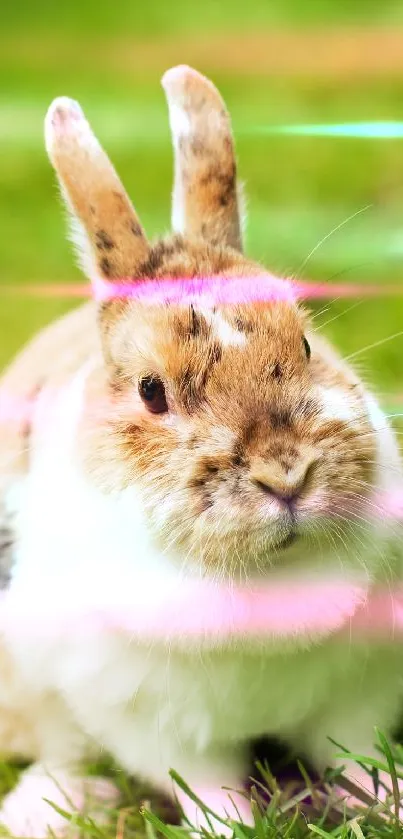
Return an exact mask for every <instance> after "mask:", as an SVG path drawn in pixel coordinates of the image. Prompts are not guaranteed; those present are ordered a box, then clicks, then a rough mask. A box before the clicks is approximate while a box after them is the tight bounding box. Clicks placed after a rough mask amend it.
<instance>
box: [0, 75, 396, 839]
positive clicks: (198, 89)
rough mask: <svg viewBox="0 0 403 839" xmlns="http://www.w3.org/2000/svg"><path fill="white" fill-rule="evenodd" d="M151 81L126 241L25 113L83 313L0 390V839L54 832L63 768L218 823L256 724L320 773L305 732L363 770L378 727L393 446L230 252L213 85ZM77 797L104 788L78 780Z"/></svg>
mask: <svg viewBox="0 0 403 839" xmlns="http://www.w3.org/2000/svg"><path fill="white" fill-rule="evenodd" d="M162 85H163V88H164V91H165V94H166V97H167V102H168V111H169V119H170V126H171V132H172V138H173V148H174V167H175V174H174V187H173V197H172V227H173V233H172V234H170V235H169V236H166V237H164V238H162V239H161V240H158V241H157V242H156V243H154V244H152V243H150V242H149V241H148V239H147V237H146V233H145V231H144V229H143V226H142V225H141V222H140V220H139V217H138V215H137V212H136V210H135V209H134V207H133V205H132V204H131V202H130V200H129V198H128V196H127V194H126V192H125V191H124V188H123V186H122V185H121V183H120V180H119V178H118V176H117V173H116V172H115V170H114V168H113V167H112V164H111V163H110V161H109V159H108V157H107V156H106V154H105V152H104V151H103V150H102V148H101V146H100V145H99V143H98V141H97V139H96V138H95V136H94V134H93V133H92V130H91V128H90V126H89V123H88V122H87V120H86V118H85V116H84V114H83V112H82V110H81V108H80V106H79V105H78V104H77V103H76V102H74V101H72V100H70V99H67V98H64V97H60V98H58V99H56V100H55V101H54V102H53V103H52V105H51V106H50V109H49V111H48V113H47V116H46V121H45V139H46V147H47V151H48V154H49V158H50V161H51V163H52V165H53V167H54V169H55V172H56V175H57V178H58V181H59V184H60V188H61V194H62V196H63V199H64V201H65V203H66V206H67V209H68V211H69V214H70V216H71V220H72V236H73V240H74V243H75V245H76V248H77V250H78V254H79V259H80V264H81V266H82V268H83V270H84V272H85V274H86V276H87V277H88V278H89V280H90V281H91V284H92V288H93V291H94V298H95V299H93V300H90V301H89V302H87V303H85V304H84V305H83V306H82V307H81V308H79V309H78V310H76V311H75V312H73V313H70V314H68V315H66V316H64V318H62V319H61V320H60V321H58V322H57V323H56V324H52V325H51V326H50V327H48V328H47V330H45V331H44V332H43V333H41V334H40V335H38V336H35V337H34V339H33V340H32V342H31V343H30V344H29V345H28V347H27V348H25V350H23V352H22V354H21V355H20V356H19V357H17V359H16V360H15V361H14V362H13V363H12V364H11V365H10V367H9V369H8V370H7V371H6V373H5V375H4V377H3V382H2V394H3V402H6V401H7V399H9V400H10V401H11V403H12V404H15V405H20V406H21V405H22V406H24V410H20V412H19V420H18V422H16V423H15V424H14V423H13V422H12V417H11V418H10V416H9V414H8V413H7V411H6V412H5V413H6V414H7V417H6V419H7V421H4V435H3V442H2V447H1V453H0V454H1V473H2V484H1V486H2V495H3V498H4V505H5V507H8V508H12V509H13V511H14V512H13V518H12V530H13V551H12V562H11V564H10V568H9V577H10V579H9V581H8V582H7V584H6V586H5V588H4V591H3V592H2V607H1V613H0V620H1V639H2V640H1V644H2V647H1V658H0V661H3V660H4V661H5V662H7V668H6V671H7V672H6V675H5V677H4V680H3V684H2V687H1V690H2V693H3V698H1V697H0V699H1V703H0V704H1V708H2V711H1V714H0V719H1V718H2V716H1V715H3V719H4V720H8V719H10V720H11V719H12V721H13V725H11V722H10V725H9V728H10V735H9V736H8V735H7V736H6V735H5V736H4V738H2V737H1V730H0V747H1V748H2V750H3V751H5V752H6V753H8V754H11V755H12V754H15V753H16V752H18V753H21V752H22V753H24V754H26V755H27V757H28V758H29V759H30V760H32V762H33V765H32V767H31V768H30V769H28V770H27V772H26V773H25V774H23V776H22V778H21V781H20V783H19V785H17V787H16V788H15V790H13V791H11V793H9V795H8V796H7V797H6V799H5V801H4V802H3V805H2V809H0V822H2V823H3V824H5V825H6V826H7V827H8V828H9V829H10V830H12V831H14V832H18V834H19V835H31V836H32V835H34V836H35V837H40V836H45V835H46V833H47V830H48V829H49V828H52V830H53V831H54V832H56V833H60V834H62V833H63V825H65V823H64V822H63V819H62V818H61V817H60V816H59V815H58V814H57V813H56V812H55V811H54V810H52V809H51V808H50V807H49V806H48V805H46V802H45V801H43V797H44V796H45V797H46V798H48V799H52V798H53V799H54V796H53V795H52V791H53V792H55V794H56V793H57V792H58V793H59V797H58V798H57V800H58V801H59V802H60V788H61V787H62V786H63V785H64V784H65V785H66V787H67V789H68V790H69V798H70V799H71V801H72V805H73V806H74V807H76V808H77V809H80V808H82V807H83V806H84V803H83V802H84V798H85V795H84V792H85V783H86V782H85V780H84V779H83V778H82V777H81V776H80V765H81V763H82V761H85V760H87V759H88V756H89V755H96V754H99V753H101V752H102V750H106V751H107V752H108V753H109V754H110V755H111V756H112V757H113V759H114V760H115V761H116V762H117V763H118V765H120V766H121V767H123V768H124V769H125V770H127V771H128V772H129V773H131V774H133V775H139V776H142V777H143V778H145V779H147V780H148V781H149V782H151V783H152V784H154V785H156V786H157V787H159V788H160V789H161V790H164V791H165V792H167V793H169V794H172V781H171V778H170V775H169V770H170V769H171V768H173V769H175V770H176V771H177V772H178V773H179V774H180V775H182V776H183V778H184V779H185V780H186V782H187V783H188V784H189V786H190V787H191V788H192V789H193V790H194V792H195V793H196V794H197V795H198V796H199V797H200V798H201V799H202V800H203V801H204V802H205V803H206V804H207V805H208V806H209V807H210V808H211V809H212V810H213V811H214V813H215V814H216V815H217V819H218V822H217V823H218V825H219V829H220V831H222V830H227V831H228V830H230V828H229V827H228V824H227V825H223V824H222V823H221V822H220V819H223V818H224V819H225V818H226V815H229V816H230V817H234V818H236V817H237V813H240V814H241V816H242V817H243V818H244V819H245V820H246V821H249V820H250V818H251V814H250V809H249V804H248V800H247V798H246V797H245V796H244V795H243V793H242V783H243V780H244V778H245V773H246V772H247V767H248V744H249V743H250V741H251V740H252V739H253V738H256V737H259V736H262V735H275V736H278V737H280V738H282V739H283V741H284V742H286V743H288V744H290V746H291V747H292V748H293V749H294V750H295V751H297V752H299V753H300V754H301V755H302V756H306V757H307V758H309V760H310V761H311V762H312V763H313V764H314V766H315V767H316V768H317V770H318V771H320V772H322V771H324V770H325V769H326V767H329V766H337V765H339V764H340V763H345V761H343V759H342V758H339V757H337V756H336V754H335V753H336V752H337V748H336V747H335V746H334V743H332V742H331V740H329V738H332V739H333V740H334V741H336V742H338V743H341V744H342V745H344V746H346V747H347V748H348V749H350V750H351V751H352V752H357V753H362V754H366V755H369V756H371V755H372V754H373V753H374V745H373V740H374V726H376V725H379V726H380V727H381V728H382V729H383V730H384V731H386V732H387V733H389V734H391V733H392V732H393V729H394V727H395V725H396V724H397V722H398V720H399V713H400V709H401V700H402V673H403V668H402V663H403V662H402V658H403V648H402V645H401V642H400V641H399V638H398V636H395V635H394V634H393V626H392V623H393V622H392V620H390V627H389V629H390V631H387V632H386V633H385V634H384V635H377V634H374V635H373V636H371V637H370V636H368V634H366V633H363V632H361V631H360V625H361V624H360V621H361V622H362V621H363V620H364V623H365V615H366V620H367V623H369V624H371V621H372V613H371V603H372V602H375V592H376V590H377V587H378V586H381V587H382V586H385V587H386V588H388V587H391V586H393V585H395V584H398V583H399V582H400V581H401V576H402V562H401V529H400V524H399V522H397V521H395V520H393V518H392V517H391V516H388V515H386V514H385V508H384V507H383V506H382V504H381V501H380V499H382V498H383V497H384V496H385V495H393V494H398V493H399V492H401V489H402V472H401V463H400V454H399V449H398V445H397V440H396V435H395V433H394V431H393V429H392V428H391V426H390V424H389V422H388V419H387V418H386V417H385V415H384V414H383V412H382V410H381V408H380V406H379V404H378V402H377V399H376V397H375V396H374V395H373V394H372V392H370V391H369V390H368V389H367V387H366V386H365V384H364V383H363V382H362V381H361V379H360V377H359V376H358V374H357V373H356V372H355V371H354V370H353V369H352V368H351V367H350V366H349V365H348V364H347V362H345V361H344V360H343V359H342V357H341V356H340V355H339V353H338V352H337V351H336V350H335V349H334V348H333V347H332V346H331V345H330V344H329V343H328V342H327V341H326V340H325V339H324V338H322V337H320V336H319V335H318V334H317V332H315V330H314V329H313V327H312V324H311V322H310V319H309V316H308V314H307V312H305V310H304V309H303V308H302V307H301V306H300V304H299V301H298V299H296V298H295V295H294V296H293V287H292V283H288V281H286V280H282V279H280V280H279V281H278V282H277V281H276V278H274V277H273V276H272V275H271V274H269V273H268V271H267V270H266V269H265V268H264V267H263V266H262V265H260V264H257V263H256V262H254V261H252V260H250V259H249V258H247V257H246V256H245V255H244V253H243V244H242V212H243V211H242V199H241V194H240V190H239V189H238V186H237V178H236V161H235V153H234V143H233V138H232V132H231V124H230V118H229V115H228V112H227V110H226V107H225V105H224V102H223V100H222V98H221V96H220V94H219V93H218V91H217V90H216V88H215V87H214V85H213V84H212V83H211V82H210V81H209V80H208V79H206V78H205V77H203V76H202V75H201V74H199V73H198V72H197V71H196V70H193V69H191V68H189V67H187V66H178V67H174V68H172V69H170V70H168V71H167V72H166V73H165V75H164V77H163V79H162ZM210 278H214V282H215V285H214V288H215V289H216V290H217V295H218V300H219V302H218V304H217V302H216V300H215V299H212V295H211V288H212V282H213V281H212V280H211V281H210ZM231 283H235V286H236V288H238V290H239V288H242V289H243V296H241V298H240V300H239V301H238V302H228V300H227V298H225V294H226V293H227V292H226V289H227V288H228V289H230V288H231ZM237 283H238V285H236V284H237ZM271 286H273V288H275V289H277V292H276V294H273V297H272V299H269V300H266V301H264V300H263V301H259V300H258V299H254V300H252V301H251V300H250V298H249V297H248V294H249V291H250V292H251V293H252V292H253V291H254V292H255V297H256V296H258V294H257V293H256V292H258V291H259V289H260V288H266V287H271ZM116 288H118V289H119V293H116ZM150 288H151V289H154V292H155V290H157V292H159V300H154V301H153V302H152V301H151V302H150V299H149V297H148V296H147V294H148V292H147V289H150ZM220 289H221V292H222V299H221V302H220ZM172 290H173V293H175V291H176V298H175V294H174V296H173V298H171V299H169V294H171V293H172ZM280 290H281V293H280ZM168 291H169V294H168ZM143 292H144V293H143ZM199 292H200V293H199ZM150 293H151V292H150ZM228 294H229V292H228ZM164 295H165V296H164ZM213 297H214V295H213ZM223 301H224V302H223ZM226 301H227V302H226ZM382 608H383V607H382ZM385 614H386V612H385ZM374 615H375V613H374ZM363 616H364V618H363ZM373 620H375V616H374V618H373ZM7 674H8V675H7ZM15 708H18V709H19V719H18V720H17V719H16V720H14V717H13V718H12V711H13V709H15ZM11 729H12V730H11ZM24 732H25V733H24ZM17 735H18V736H17ZM14 739H18V740H19V742H18V744H17V745H18V748H17V747H16V745H15V743H14ZM2 740H4V742H2ZM3 746H4V748H3ZM346 771H347V774H348V777H349V778H351V779H352V780H353V781H355V782H356V783H359V784H362V785H364V786H365V787H366V788H367V789H369V790H371V779H368V777H367V776H363V777H362V776H361V775H360V768H359V767H357V766H356V765H355V764H350V763H349V762H347V769H346ZM88 783H89V779H87V784H88ZM49 784H50V785H52V784H53V787H52V786H49ZM42 785H44V786H43V787H42ZM225 788H227V789H228V788H230V789H232V790H234V792H233V794H232V795H231V797H229V795H228V792H227V790H226V789H225ZM42 789H45V793H43V791H42ZM91 794H93V797H94V802H95V803H94V806H95V807H99V806H100V805H101V806H102V801H106V800H108V801H116V800H117V799H116V795H117V791H116V790H115V789H114V788H113V785H112V784H107V783H106V781H105V784H104V785H103V784H102V779H95V780H94V782H93V789H92V790H91ZM176 795H177V797H178V799H179V803H180V804H181V806H182V808H183V810H184V813H185V815H186V816H187V817H188V818H189V819H190V820H191V821H192V824H195V825H199V826H201V825H203V824H204V821H203V814H202V812H201V811H200V810H199V808H198V807H197V806H196V805H195V804H194V803H192V801H190V799H189V798H187V797H186V795H185V794H184V793H183V792H182V791H181V790H179V789H177V790H176ZM32 814H34V816H35V818H34V816H32V818H31V822H30V815H32Z"/></svg>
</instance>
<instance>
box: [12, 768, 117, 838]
mask: <svg viewBox="0 0 403 839" xmlns="http://www.w3.org/2000/svg"><path fill="white" fill-rule="evenodd" d="M118 795H119V793H118V790H117V788H116V787H115V786H114V784H113V783H111V782H110V781H108V780H106V779H104V778H92V777H88V778H78V777H70V776H68V775H66V774H63V775H62V774H60V773H57V774H55V775H50V774H46V772H45V771H44V770H43V769H42V767H39V766H33V767H31V768H30V769H28V770H27V772H25V773H24V774H23V775H22V777H21V780H20V782H19V783H18V784H17V786H16V787H15V789H13V790H12V791H11V792H10V793H9V794H8V795H7V796H6V797H5V799H4V801H3V803H2V806H1V808H0V825H1V826H2V827H5V828H7V830H8V831H9V832H10V833H11V834H12V835H13V836H15V837H27V838H28V837H29V839H45V837H48V836H49V833H50V831H51V832H52V834H53V835H55V836H58V837H64V836H69V837H72V836H74V835H76V834H77V833H78V828H75V826H74V815H75V814H76V815H77V814H79V815H81V816H91V817H92V818H94V817H96V818H97V819H98V822H99V821H100V820H103V821H105V820H107V813H108V808H111V807H113V806H116V802H117V799H118ZM48 802H51V803H48ZM52 804H54V805H55V806H56V807H57V808H59V810H62V811H64V812H65V813H66V814H69V815H71V817H72V818H71V820H70V819H69V818H67V817H65V816H63V815H62V814H61V813H60V812H58V811H57V810H56V809H55V808H54V807H52Z"/></svg>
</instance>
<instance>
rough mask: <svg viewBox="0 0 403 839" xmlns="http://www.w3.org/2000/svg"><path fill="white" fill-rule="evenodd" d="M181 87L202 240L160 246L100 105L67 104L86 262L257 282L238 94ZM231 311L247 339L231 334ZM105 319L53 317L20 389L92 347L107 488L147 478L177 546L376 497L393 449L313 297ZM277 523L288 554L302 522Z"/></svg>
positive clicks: (162, 536) (194, 84)
mask: <svg viewBox="0 0 403 839" xmlns="http://www.w3.org/2000/svg"><path fill="white" fill-rule="evenodd" d="M181 85H182V87H181ZM178 86H179V87H178ZM167 90H168V96H169V97H171V99H172V97H173V98H175V97H176V98H177V99H179V100H180V103H181V106H182V107H183V106H186V110H187V112H188V116H189V119H190V122H191V125H192V133H191V135H189V136H187V138H185V140H183V141H182V142H181V143H178V144H177V148H176V176H175V177H176V184H177V187H178V183H179V184H180V193H181V200H183V201H184V206H185V215H186V235H184V236H183V235H173V236H171V237H168V238H166V239H163V240H161V241H159V242H157V243H156V244H155V245H151V244H149V243H148V242H147V240H146V238H145V234H144V232H143V230H142V228H141V225H140V223H139V221H138V219H137V216H136V214H135V212H134V210H133V207H132V205H131V203H130V201H129V199H128V198H127V196H126V193H125V192H124V190H123V187H122V186H121V185H120V183H119V181H118V180H117V176H116V173H115V172H114V170H113V168H112V166H111V164H110V163H109V161H108V159H107V158H106V156H105V154H104V152H102V151H100V149H99V146H97V145H96V144H95V143H94V138H93V137H92V135H91V134H90V129H89V126H88V124H87V123H86V122H83V121H82V120H83V118H82V120H81V121H80V120H78V123H77V119H78V117H77V112H74V113H73V112H71V111H70V112H69V108H68V106H67V110H66V106H65V105H61V104H60V103H59V104H56V106H55V107H54V109H53V111H52V112H51V114H50V116H49V117H48V120H49V124H50V126H51V128H50V135H49V137H50V139H49V141H48V142H49V148H50V156H51V159H52V162H53V163H54V165H55V168H56V171H57V174H58V177H59V179H60V182H61V185H62V188H63V191H64V192H65V193H66V197H67V200H68V203H69V206H70V207H71V208H73V211H74V212H75V213H76V215H77V216H78V218H79V220H80V223H81V224H82V225H84V227H85V234H86V237H87V240H86V244H85V248H86V251H87V253H86V258H87V257H88V255H89V257H90V259H91V260H92V262H93V263H94V262H95V264H96V265H97V266H98V270H99V271H100V272H101V273H102V275H103V277H104V278H105V277H108V276H111V277H113V278H116V277H117V278H122V279H125V281H126V282H130V278H132V280H131V282H137V283H138V282H142V281H143V280H144V279H146V278H153V279H159V278H163V277H170V278H178V280H179V279H180V278H186V277H189V278H191V277H200V276H202V277H206V276H210V275H214V276H217V275H221V276H222V277H223V278H224V277H251V276H254V277H255V278H256V279H255V280H254V281H255V282H257V281H258V277H259V276H262V275H263V274H264V273H265V271H264V269H263V268H262V267H261V266H259V265H257V264H256V263H254V262H251V261H250V260H248V259H247V258H245V257H244V256H242V255H241V253H240V248H241V242H240V234H239V216H238V208H237V200H236V185H235V161H234V155H233V147H232V139H231V138H230V129H229V122H228V119H227V115H226V113H225V112H224V111H223V106H222V103H221V99H220V98H219V97H218V94H217V92H216V91H215V89H214V88H212V86H211V83H209V82H206V80H203V77H200V76H199V75H198V74H195V72H194V71H189V72H188V71H187V70H186V68H182V75H181V74H179V76H178V74H177V75H176V76H175V78H174V79H173V80H172V78H171V80H170V81H169V80H168V82H167ZM211 113H213V114H214V113H215V116H216V120H215V122H214V120H213V124H214V125H215V126H216V127H217V126H218V128H217V133H216V145H215V146H213V136H214V132H212V131H211V130H210V128H209V123H208V119H207V117H208V114H210V115H211ZM78 135H79V136H80V138H81V142H80V143H79V144H78V143H77V141H76V138H77V136H78ZM83 138H84V140H83ZM175 200H177V195H176V197H175V191H174V201H175ZM203 237H205V238H206V239H208V241H203ZM231 246H234V247H231ZM217 315H218V316H220V317H222V318H224V320H225V322H226V324H227V326H228V327H232V330H233V335H234V336H235V338H237V337H239V338H240V339H241V345H238V344H237V343H236V342H235V343H234V344H231V342H229V344H228V343H227V344H226V342H225V341H224V340H221V338H220V334H219V332H217V329H216V328H215V325H214V323H215V321H214V318H215V317H216V316H217ZM98 327H99V331H98V330H97V329H96V319H95V310H94V307H93V306H92V305H89V306H86V307H84V308H83V309H81V310H79V312H77V313H74V314H71V315H69V316H67V317H66V318H65V319H63V320H62V321H60V322H59V323H58V324H56V325H53V326H51V327H50V328H49V329H48V330H47V331H46V332H44V333H43V334H42V335H40V336H39V337H38V338H37V339H35V340H34V342H33V343H32V344H31V346H30V347H29V348H28V350H26V351H25V352H24V353H23V354H22V355H21V356H20V358H19V359H17V361H16V362H15V363H14V365H12V367H11V368H10V369H9V371H8V373H7V375H6V377H5V378H4V379H3V389H4V388H5V389H7V388H8V389H10V388H11V390H13V389H14V390H15V391H16V392H18V393H19V394H21V395H23V396H24V395H25V396H26V395H27V394H28V393H32V391H33V389H35V387H37V386H38V385H40V386H41V387H45V388H47V389H49V388H52V387H60V386H63V384H64V383H65V382H68V380H69V379H70V378H71V375H72V374H73V373H74V372H75V371H76V370H78V369H80V367H81V365H82V364H83V362H84V361H85V360H88V359H89V358H91V357H93V358H94V360H95V362H94V369H93V372H92V373H91V375H89V376H88V378H87V383H86V398H85V405H84V410H83V415H82V418H81V423H80V427H79V431H78V439H77V446H78V452H79V453H80V456H81V458H82V463H83V467H84V469H85V470H86V472H87V475H88V477H89V479H90V480H91V481H93V482H95V483H96V484H97V486H98V487H99V488H100V489H101V490H102V491H103V492H110V491H112V490H114V491H117V490H120V489H123V488H125V487H127V486H129V485H130V484H131V483H132V482H133V481H136V482H137V483H140V485H141V487H142V491H143V494H144V505H145V507H146V509H147V510H148V512H149V514H150V521H151V524H152V525H153V526H154V530H155V535H156V538H157V539H158V541H159V542H161V543H162V544H163V545H164V547H166V546H167V545H168V543H172V541H174V542H175V541H176V543H178V544H181V545H184V546H185V547H186V549H187V550H193V551H196V552H198V554H200V555H201V556H202V558H203V561H204V562H205V564H206V565H211V564H214V563H216V562H217V556H218V555H220V561H221V560H222V556H223V551H224V553H225V550H224V546H225V545H227V549H226V550H227V553H226V554H225V555H226V556H231V557H232V556H233V555H234V553H235V554H236V552H237V550H238V549H239V546H240V545H242V546H243V549H244V553H245V555H246V554H247V553H248V550H249V551H250V552H251V553H253V544H254V543H253V540H255V542H256V536H255V535H254V533H255V532H256V531H257V530H259V528H260V529H263V530H264V528H265V526H266V525H267V522H268V513H267V506H265V505H266V501H267V499H269V501H270V499H273V498H276V497H283V498H285V499H290V498H291V497H292V498H293V502H292V503H293V509H294V513H296V514H299V515H301V516H302V517H303V516H305V518H306V517H307V516H308V514H309V510H311V507H310V504H311V503H312V498H313V497H315V498H316V501H315V505H316V506H315V511H314V512H315V517H316V518H319V519H320V518H321V517H322V519H323V521H325V520H326V517H328V516H329V515H330V514H332V515H333V516H334V515H336V516H337V515H338V514H339V515H340V517H344V516H345V514H346V513H347V514H349V511H350V512H351V511H352V510H353V511H357V510H359V509H360V504H361V503H363V500H365V497H366V496H367V495H368V492H369V485H370V483H371V479H372V473H373V466H372V464H373V462H374V461H375V457H376V452H375V441H374V435H373V433H372V430H371V426H370V422H369V418H368V416H367V411H366V407H365V402H364V388H363V386H362V385H361V383H360V382H359V380H358V379H357V377H356V376H355V374H354V373H353V372H352V371H351V370H349V368H348V367H347V366H346V365H345V364H344V363H343V362H342V361H341V360H340V359H339V357H338V356H337V354H336V353H335V352H334V351H333V350H332V349H331V348H330V347H329V346H328V345H327V344H326V342H324V341H323V340H321V339H320V338H318V337H317V336H316V335H315V334H314V333H312V332H311V330H310V327H309V321H308V319H307V317H306V315H305V314H304V312H303V311H302V310H300V309H299V308H298V307H296V306H293V305H291V304H285V303H281V302H277V303H267V304H264V303H262V304H254V305H245V304H243V305H238V306H221V307H219V308H218V310H217V311H216V313H215V314H214V312H213V313H210V314H209V313H206V312H204V311H203V310H199V309H198V306H197V301H195V303H194V305H193V306H187V305H186V306H177V305H168V304H164V303H163V302H161V304H160V305H154V306H147V305H144V304H143V305H142V304H140V303H138V302H135V301H133V300H128V299H125V300H124V299H117V300H112V301H111V302H108V303H104V304H102V305H101V306H100V307H99V318H98ZM304 335H306V336H307V338H308V341H309V343H310V345H311V348H312V357H311V359H310V360H309V359H308V357H307V353H306V348H305V346H304ZM99 338H100V339H101V340H99ZM242 342H243V343H242ZM100 346H102V352H103V358H102V357H101V352H100ZM146 376H154V377H157V378H158V379H159V380H161V381H162V383H163V385H164V387H165V392H166V399H167V405H168V411H167V412H166V413H162V414H151V413H150V412H149V411H148V410H147V407H146V405H145V404H143V402H142V399H141V397H140V394H139V390H138V387H139V382H140V381H141V380H142V378H144V377H146ZM332 388H338V389H341V390H342V391H343V393H344V394H345V398H346V400H348V403H349V406H350V409H351V411H352V412H353V413H354V417H355V419H354V421H353V422H352V421H350V420H349V421H343V420H341V419H337V418H335V419H331V420H329V419H325V418H324V417H323V416H322V414H323V410H322V408H323V406H322V402H321V396H320V394H321V391H323V390H324V391H329V390H330V389H332ZM9 431H10V429H9ZM10 448H11V450H12V451H13V452H14V455H15V463H18V462H20V469H21V471H22V472H23V471H24V468H25V469H27V468H28V466H27V464H25V466H24V463H23V449H24V445H23V434H22V428H21V427H18V428H15V429H14V432H11V437H10V436H9V437H8V439H7V442H6V443H3V450H4V455H5V452H6V449H7V450H8V454H9V453H10ZM0 456H1V453H0ZM266 530H267V533H265V535H264V536H262V539H263V540H266V541H265V545H266V548H267V550H271V549H273V548H276V546H277V545H279V544H281V542H282V540H283V531H284V533H285V525H284V526H283V525H282V524H281V522H280V524H279V525H278V527H277V529H276V531H275V532H274V534H273V533H271V532H269V531H270V529H269V528H268V527H266ZM217 546H218V547H219V551H218V548H217ZM231 561H232V559H231Z"/></svg>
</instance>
